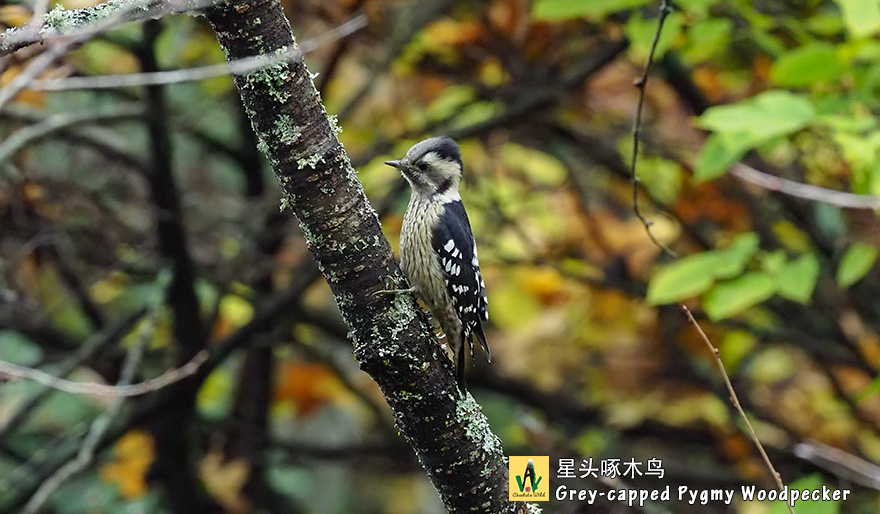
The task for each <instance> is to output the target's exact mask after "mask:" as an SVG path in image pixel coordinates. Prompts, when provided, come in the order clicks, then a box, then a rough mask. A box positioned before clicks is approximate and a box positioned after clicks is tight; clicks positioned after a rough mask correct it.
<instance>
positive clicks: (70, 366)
mask: <svg viewBox="0 0 880 514" xmlns="http://www.w3.org/2000/svg"><path fill="white" fill-rule="evenodd" d="M143 315H144V313H143V312H142V311H139V312H136V313H134V314H133V315H130V316H127V317H126V318H124V319H122V320H120V321H117V322H115V323H113V324H111V325H110V326H108V327H107V328H106V329H105V330H102V331H100V332H97V333H96V334H95V335H93V336H92V337H91V338H89V339H87V340H86V341H85V342H84V343H83V344H82V346H81V347H80V348H79V349H78V350H77V351H76V352H74V353H73V355H71V356H70V357H68V358H66V359H64V360H63V361H62V362H61V364H60V365H59V369H58V375H59V377H60V378H64V377H65V376H67V375H68V374H70V373H72V372H73V371H74V370H75V369H76V368H78V367H79V366H82V364H83V362H85V361H86V360H88V359H91V358H92V357H93V356H94V355H95V354H96V353H97V352H98V351H100V350H101V349H103V348H104V347H105V346H107V345H109V344H111V343H114V342H116V341H118V340H119V339H120V338H122V337H123V336H124V335H125V334H127V333H129V332H130V329H131V327H132V326H134V325H135V323H137V322H138V320H140V319H141V317H143ZM51 392H52V388H50V387H47V388H45V389H43V390H42V391H39V392H37V393H36V394H34V395H33V396H31V397H30V398H28V399H26V400H24V401H23V402H22V404H21V405H18V406H17V408H16V409H15V410H13V411H12V413H10V414H9V415H8V416H7V417H6V419H5V420H4V422H2V423H0V440H3V439H4V438H5V437H6V435H7V434H9V433H10V432H12V431H13V430H15V428H16V427H17V426H18V425H19V424H20V423H22V422H23V421H24V420H26V419H27V416H28V414H30V413H31V412H32V411H33V410H34V408H36V407H37V406H38V405H39V404H40V403H41V402H42V401H43V400H44V399H45V398H46V397H48V396H49V394H50V393H51Z"/></svg>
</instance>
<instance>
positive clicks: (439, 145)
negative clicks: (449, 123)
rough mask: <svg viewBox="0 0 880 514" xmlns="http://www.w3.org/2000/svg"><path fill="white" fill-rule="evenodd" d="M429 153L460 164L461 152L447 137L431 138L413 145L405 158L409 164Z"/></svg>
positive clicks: (453, 141) (456, 144)
mask: <svg viewBox="0 0 880 514" xmlns="http://www.w3.org/2000/svg"><path fill="white" fill-rule="evenodd" d="M430 152H434V153H436V154H437V155H438V156H439V157H440V158H441V159H444V160H447V161H455V162H459V163H460V162H461V150H460V149H459V148H458V143H456V142H455V140H453V139H452V138H451V137H447V136H439V137H431V138H428V139H425V140H424V141H422V142H419V143H416V144H414V145H413V146H412V148H410V149H409V151H408V152H406V157H405V158H406V159H407V160H408V161H410V162H415V161H418V160H419V159H420V158H421V157H423V156H424V155H425V154H427V153H430Z"/></svg>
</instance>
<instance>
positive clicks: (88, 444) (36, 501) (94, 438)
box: [21, 308, 158, 514]
mask: <svg viewBox="0 0 880 514" xmlns="http://www.w3.org/2000/svg"><path fill="white" fill-rule="evenodd" d="M157 313H158V309H157V308H154V309H153V312H151V316H150V317H149V318H148V319H147V322H146V323H145V324H144V326H143V327H142V328H141V333H140V337H139V338H138V341H137V343H135V344H134V345H133V346H132V347H131V349H130V350H129V351H128V354H127V355H126V357H125V362H124V363H123V365H122V373H121V374H120V378H119V383H118V384H117V385H116V387H126V384H129V383H131V381H132V380H133V379H134V375H135V372H137V368H138V366H140V363H141V359H142V358H143V355H144V348H145V347H146V346H147V343H148V342H149V341H150V338H151V337H152V335H153V332H154V329H155V327H156V319H157V317H158V316H157ZM122 402H123V398H122V397H117V398H115V399H114V400H113V402H112V403H110V406H108V407H107V409H106V410H105V411H104V412H103V413H102V414H101V415H100V416H98V417H97V418H95V420H94V421H92V425H91V427H90V428H89V432H88V433H87V434H86V437H85V439H83V443H82V446H80V449H79V452H77V454H76V457H75V458H74V459H73V460H71V461H69V462H67V463H66V464H65V465H64V466H61V467H60V468H58V470H57V471H56V472H55V473H54V474H53V475H52V476H51V477H49V478H48V479H47V480H46V481H45V482H43V483H42V484H40V487H39V488H38V489H37V490H36V492H35V493H34V494H33V496H31V498H30V500H28V502H27V503H26V504H25V506H24V508H23V509H22V510H21V512H22V514H34V513H36V512H38V511H39V510H40V508H41V507H42V506H43V504H45V503H46V501H47V500H48V499H49V497H50V496H51V495H52V493H53V492H55V490H56V489H58V487H60V486H61V484H63V483H64V482H66V481H67V480H68V479H69V478H71V477H72V476H74V475H76V474H77V473H79V472H81V471H82V470H84V469H85V468H86V466H88V465H89V464H90V463H91V462H92V460H93V459H94V458H95V450H96V449H97V447H98V445H99V444H100V443H101V439H103V437H104V434H105V433H106V432H107V430H108V429H109V428H110V423H111V422H112V421H113V418H115V417H116V415H117V414H118V413H119V409H120V408H122Z"/></svg>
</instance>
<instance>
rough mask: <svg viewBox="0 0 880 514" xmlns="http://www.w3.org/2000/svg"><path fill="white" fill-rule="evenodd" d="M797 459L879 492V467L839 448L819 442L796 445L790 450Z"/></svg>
mask: <svg viewBox="0 0 880 514" xmlns="http://www.w3.org/2000/svg"><path fill="white" fill-rule="evenodd" d="M792 452H793V453H794V454H795V455H797V456H798V457H800V458H802V459H804V460H806V461H809V462H812V463H813V464H815V465H817V466H820V467H822V468H824V469H827V470H829V471H830V472H832V473H834V474H835V475H836V476H839V477H841V478H844V479H846V480H850V481H852V482H855V483H857V484H859V485H862V486H864V487H870V488H871V489H874V490H877V491H880V466H877V465H876V464H873V463H871V462H868V461H866V460H864V459H862V458H859V457H857V456H855V455H853V454H851V453H848V452H845V451H843V450H841V449H840V448H835V447H833V446H828V445H827V444H823V443H820V442H819V441H808V442H804V443H798V444H796V445H794V448H792Z"/></svg>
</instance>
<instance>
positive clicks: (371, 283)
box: [206, 0, 521, 513]
mask: <svg viewBox="0 0 880 514" xmlns="http://www.w3.org/2000/svg"><path fill="white" fill-rule="evenodd" d="M206 15H207V17H208V20H209V21H210V22H211V23H212V25H213V26H214V29H215V30H216V32H217V36H218V38H219V40H220V44H221V45H222V46H223V49H224V51H225V52H226V56H227V59H230V60H233V59H241V58H244V57H248V56H253V55H257V54H260V53H271V52H274V51H277V50H278V49H281V48H285V47H288V46H290V45H293V44H294V39H293V34H292V33H291V30H290V26H289V24H288V22H287V20H286V19H285V18H284V15H283V12H282V10H281V5H280V4H279V3H278V2H277V0H257V1H246V0H233V1H231V2H228V3H226V4H223V5H218V6H215V7H213V8H212V9H209V10H208V11H207V12H206ZM258 20H259V21H258ZM235 82H236V85H237V86H238V89H239V93H240V94H241V97H242V101H243V103H244V106H245V109H246V111H247V112H248V114H249V116H250V118H251V123H252V124H253V126H254V129H255V132H256V133H257V135H258V136H259V138H260V140H261V143H262V146H263V147H264V149H265V151H266V153H267V155H268V157H269V161H270V162H271V164H272V167H273V170H274V171H275V173H276V175H277V176H278V178H279V180H280V182H281V185H282V187H283V189H284V193H285V196H286V202H285V203H286V204H287V205H289V206H290V207H291V208H292V210H293V211H294V213H295V214H296V215H297V217H298V218H299V220H300V226H301V227H302V231H303V234H304V235H305V237H306V239H307V241H308V243H309V247H310V249H311V251H312V252H313V254H314V256H315V259H316V260H317V261H318V265H319V267H320V268H321V271H322V272H323V274H324V276H325V278H326V279H327V282H328V283H329V285H330V288H331V290H332V292H333V294H334V296H335V298H336V302H337V304H338V306H339V308H340V311H341V312H342V315H343V317H344V319H345V321H346V323H347V324H348V326H349V328H350V329H351V337H352V339H353V340H354V349H355V356H356V357H357V359H358V361H359V363H360V365H361V367H362V369H364V370H365V371H366V372H367V373H369V374H370V375H371V376H372V377H373V379H374V380H376V382H377V383H378V384H379V386H380V388H381V389H382V391H383V393H384V394H385V398H386V399H387V400H388V403H389V405H390V406H391V408H392V410H393V411H394V414H395V418H396V420H397V425H398V427H399V429H400V431H401V433H403V434H404V436H406V438H407V440H408V441H409V443H410V445H411V446H412V447H413V449H414V450H415V452H416V454H417V455H418V457H419V460H420V461H421V462H422V464H423V466H424V467H425V469H426V470H427V472H428V476H429V477H430V479H431V481H432V482H433V483H434V486H435V487H436V488H437V490H438V492H439V493H440V496H441V498H442V499H443V501H444V503H445V505H446V507H447V509H448V510H449V511H450V512H456V513H457V512H486V513H490V512H491V513H501V512H514V511H516V510H517V509H519V508H521V506H520V505H519V504H511V503H510V502H508V500H507V466H506V465H505V463H504V460H503V454H502V449H501V443H500V440H499V439H498V438H497V437H496V436H495V435H494V434H493V433H492V432H491V430H490V428H489V426H488V423H487V421H486V418H485V416H484V415H483V414H482V412H481V410H480V407H479V405H478V404H477V403H476V402H475V401H474V399H473V397H472V396H470V394H465V395H464V397H462V396H461V395H460V394H459V392H458V390H457V386H456V384H455V378H454V376H453V369H452V363H451V361H450V360H449V358H448V356H447V355H446V353H445V352H444V351H443V350H442V349H441V347H440V345H439V344H438V342H437V340H436V338H435V336H434V335H433V333H432V331H431V330H430V328H429V326H428V324H427V322H426V321H427V320H426V316H425V313H424V312H423V311H422V310H421V309H420V308H419V307H418V304H416V303H415V300H414V298H413V297H412V296H411V295H401V296H396V297H394V296H388V295H380V296H374V295H373V294H372V293H373V292H375V291H378V290H381V289H387V288H388V287H389V286H392V287H394V286H401V285H402V284H403V283H404V280H403V275H402V274H401V272H400V270H399V268H398V266H397V262H396V260H395V259H394V254H393V253H392V252H391V248H390V246H389V244H388V241H387V240H386V239H385V236H384V235H383V234H382V231H381V228H380V225H379V220H378V218H377V217H376V215H375V212H374V211H373V210H372V208H371V207H370V205H369V203H368V202H367V199H366V196H365V195H364V192H363V189H362V187H361V184H360V182H359V181H358V180H357V176H356V174H355V171H354V169H353V168H352V166H351V164H350V162H349V160H348V156H347V155H346V154H345V151H344V150H343V148H342V145H341V144H340V143H339V141H338V139H337V137H336V127H335V123H334V124H331V120H330V119H328V117H327V114H326V112H325V110H324V106H323V105H322V104H321V101H320V97H319V95H318V93H317V91H316V90H315V87H314V84H313V82H312V79H311V75H310V74H309V71H308V69H307V68H306V66H305V64H304V62H303V60H302V59H301V58H298V59H295V60H293V61H291V62H288V63H283V64H277V65H275V66H272V67H269V68H265V69H263V70H260V71H258V72H254V73H250V74H247V75H239V76H236V77H235Z"/></svg>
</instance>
